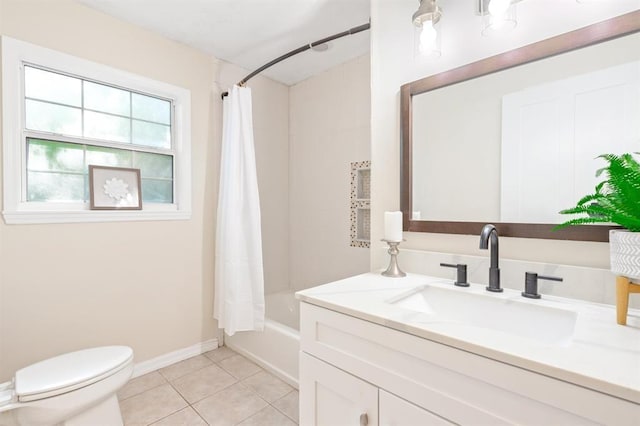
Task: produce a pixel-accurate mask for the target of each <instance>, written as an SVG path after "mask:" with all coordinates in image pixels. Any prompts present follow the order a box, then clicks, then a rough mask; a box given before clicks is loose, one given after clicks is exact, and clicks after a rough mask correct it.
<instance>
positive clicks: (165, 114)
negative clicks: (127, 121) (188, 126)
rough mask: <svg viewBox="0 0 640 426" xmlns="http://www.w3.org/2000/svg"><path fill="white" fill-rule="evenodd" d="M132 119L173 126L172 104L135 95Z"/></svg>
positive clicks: (132, 100)
mask: <svg viewBox="0 0 640 426" xmlns="http://www.w3.org/2000/svg"><path fill="white" fill-rule="evenodd" d="M132 96H133V97H132V98H131V104H132V108H133V111H132V117H133V118H137V119H140V120H146V121H153V122H154V123H161V124H166V125H170V124H171V103H170V102H169V101H165V100H162V99H158V98H154V97H151V96H145V95H141V94H139V93H133V94H132Z"/></svg>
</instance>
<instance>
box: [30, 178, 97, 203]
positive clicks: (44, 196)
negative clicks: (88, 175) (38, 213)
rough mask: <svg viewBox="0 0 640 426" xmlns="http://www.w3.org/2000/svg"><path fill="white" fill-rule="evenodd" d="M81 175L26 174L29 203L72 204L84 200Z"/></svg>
mask: <svg viewBox="0 0 640 426" xmlns="http://www.w3.org/2000/svg"><path fill="white" fill-rule="evenodd" d="M84 182H85V177H84V175H83V174H70V173H49V172H35V171H28V172H27V199H28V200H29V201H48V202H73V201H82V200H84V199H85V189H84V188H85V184H84Z"/></svg>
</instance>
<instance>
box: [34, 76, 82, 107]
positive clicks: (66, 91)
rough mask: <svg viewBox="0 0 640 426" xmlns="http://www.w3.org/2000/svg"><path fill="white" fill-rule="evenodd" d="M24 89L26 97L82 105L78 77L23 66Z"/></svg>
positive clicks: (76, 105)
mask: <svg viewBox="0 0 640 426" xmlns="http://www.w3.org/2000/svg"><path fill="white" fill-rule="evenodd" d="M24 91H25V96H26V97H27V98H31V99H40V100H43V101H49V102H55V103H58V104H64V105H69V106H75V107H80V106H82V87H81V80H80V79H78V78H74V77H68V76H66V75H62V74H58V73H54V72H50V71H44V70H40V69H38V68H33V67H29V66H25V67H24Z"/></svg>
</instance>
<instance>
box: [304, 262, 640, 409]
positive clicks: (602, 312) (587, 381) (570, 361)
mask: <svg viewBox="0 0 640 426" xmlns="http://www.w3.org/2000/svg"><path fill="white" fill-rule="evenodd" d="M425 284H430V285H433V286H436V287H445V288H448V289H454V291H461V292H472V293H482V294H487V293H488V292H487V291H486V290H485V286H483V285H478V284H471V287H466V288H464V287H455V286H454V285H453V281H452V280H446V279H442V278H436V277H430V276H426V275H418V274H407V276H406V277H404V278H387V277H383V276H382V275H380V274H378V273H366V274H362V275H357V276H355V277H351V278H347V279H344V280H340V281H335V282H332V283H329V284H325V285H322V286H319V287H314V288H310V289H307V290H303V291H300V292H298V293H296V297H297V298H298V299H300V300H302V301H303V302H307V303H311V304H313V305H317V306H321V307H324V308H327V309H331V310H333V311H336V312H340V313H343V314H346V315H350V316H353V317H356V318H360V319H363V320H366V321H370V322H373V323H376V324H380V325H383V326H386V327H389V328H393V329H396V330H398V331H402V332H406V333H410V334H412V335H415V336H418V337H422V338H425V339H429V340H431V341H434V342H438V343H442V344H445V345H449V346H452V347H456V348H459V349H462V350H465V351H469V352H472V353H475V354H478V355H482V356H485V357H488V358H491V359H494V360H497V361H501V362H505V363H508V364H511V365H515V366H518V367H521V368H525V369H527V370H531V371H535V372H538V373H541V374H545V375H547V376H551V377H555V378H557V379H560V380H564V381H567V382H570V383H574V384H577V385H580V386H584V387H587V388H590V389H594V390H597V391H600V392H603V393H607V394H610V395H613V396H616V397H619V398H623V399H626V400H629V401H633V402H635V403H638V404H640V312H638V311H637V310H630V311H629V314H630V315H629V316H628V319H627V326H621V325H618V324H616V313H615V307H612V306H609V305H601V304H595V303H588V302H581V301H579V300H575V299H565V298H560V297H553V296H545V295H542V299H526V298H523V297H522V296H521V294H520V292H519V291H515V290H510V289H505V290H504V292H503V293H491V294H490V296H491V297H496V298H502V299H506V300H507V301H512V300H513V301H516V300H517V301H518V302H523V303H531V304H541V305H543V306H548V307H552V308H560V309H564V310H570V311H573V312H576V313H577V319H576V323H575V329H574V333H573V336H572V338H571V339H570V340H569V341H567V342H565V343H563V344H551V343H544V342H540V341H537V340H532V339H528V338H522V337H519V336H517V335H514V334H507V333H503V332H497V331H494V330H488V329H483V328H480V327H472V326H460V324H455V323H451V322H447V321H442V320H437V319H434V316H433V315H428V314H425V313H421V312H417V311H414V310H410V309H407V308H403V307H400V306H395V305H393V304H390V303H388V302H389V301H390V300H394V299H396V298H398V297H399V296H401V295H403V294H406V293H407V292H408V291H410V290H411V289H414V288H416V287H420V286H423V285H425ZM523 284H524V283H523ZM612 285H615V284H614V283H612ZM631 297H633V296H631ZM461 308H464V307H463V306H462V307H461Z"/></svg>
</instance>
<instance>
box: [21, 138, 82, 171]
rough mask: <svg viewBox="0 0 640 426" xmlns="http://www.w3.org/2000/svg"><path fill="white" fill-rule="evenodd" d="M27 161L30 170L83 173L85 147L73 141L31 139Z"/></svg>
mask: <svg viewBox="0 0 640 426" xmlns="http://www.w3.org/2000/svg"><path fill="white" fill-rule="evenodd" d="M27 163H28V170H29V171H40V172H77V173H83V171H84V148H83V146H82V145H78V144H73V143H64V142H52V141H47V140H41V139H29V145H28V151H27Z"/></svg>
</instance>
